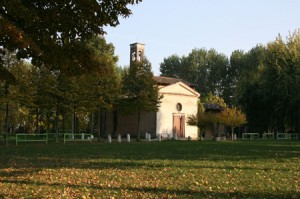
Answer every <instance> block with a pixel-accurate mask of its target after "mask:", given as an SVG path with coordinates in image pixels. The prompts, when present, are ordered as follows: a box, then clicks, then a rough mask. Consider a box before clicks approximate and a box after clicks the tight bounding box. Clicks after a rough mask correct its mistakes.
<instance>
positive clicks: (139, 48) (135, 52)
mask: <svg viewBox="0 0 300 199" xmlns="http://www.w3.org/2000/svg"><path fill="white" fill-rule="evenodd" d="M144 56H145V44H141V43H133V44H130V65H131V63H132V62H140V61H143V60H144V58H145V57H144Z"/></svg>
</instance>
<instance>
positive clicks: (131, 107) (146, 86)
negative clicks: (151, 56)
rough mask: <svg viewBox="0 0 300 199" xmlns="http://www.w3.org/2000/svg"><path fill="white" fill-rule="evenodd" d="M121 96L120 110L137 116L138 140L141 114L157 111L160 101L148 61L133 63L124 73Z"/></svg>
mask: <svg viewBox="0 0 300 199" xmlns="http://www.w3.org/2000/svg"><path fill="white" fill-rule="evenodd" d="M122 95H123V99H122V100H121V104H120V108H121V110H122V111H123V112H126V113H137V115H138V127H137V129H138V130H137V131H138V132H137V138H138V140H139V139H140V117H141V112H143V111H146V112H147V111H151V112H152V111H157V110H158V107H159V104H160V99H161V96H159V94H158V87H157V84H156V82H155V81H154V79H153V73H152V71H151V64H150V63H149V61H148V60H146V59H145V60H143V61H141V62H133V63H132V64H131V66H130V68H129V69H128V71H126V72H125V74H124V77H123V79H122Z"/></svg>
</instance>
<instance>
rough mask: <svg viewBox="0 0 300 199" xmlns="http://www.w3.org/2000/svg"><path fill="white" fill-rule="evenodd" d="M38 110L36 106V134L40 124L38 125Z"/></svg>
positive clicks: (38, 131)
mask: <svg viewBox="0 0 300 199" xmlns="http://www.w3.org/2000/svg"><path fill="white" fill-rule="evenodd" d="M39 112H40V110H39V108H36V124H35V125H36V127H35V128H36V133H37V134H39V133H40V126H39V117H40V115H39V114H40V113H39Z"/></svg>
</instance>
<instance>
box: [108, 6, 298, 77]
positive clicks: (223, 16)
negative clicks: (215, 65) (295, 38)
mask: <svg viewBox="0 0 300 199" xmlns="http://www.w3.org/2000/svg"><path fill="white" fill-rule="evenodd" d="M132 11H133V15H131V16H130V17H129V18H126V19H121V20H120V25H119V26H117V27H115V28H106V29H105V30H106V31H107V35H106V36H105V37H106V39H107V41H108V42H111V43H113V44H114V46H115V54H116V55H118V56H119V63H118V65H120V66H125V65H128V64H129V44H131V43H135V42H140V43H144V44H145V55H146V56H147V58H148V59H149V61H150V62H151V63H152V68H153V69H152V70H153V72H154V74H155V75H159V74H160V72H159V64H160V63H161V62H162V61H163V59H164V58H165V57H168V56H170V55H172V54H177V55H179V56H182V55H188V54H189V53H190V52H191V51H192V49H194V48H206V49H210V48H214V49H216V50H217V51H218V52H219V53H224V54H225V55H227V56H230V54H231V52H232V51H234V50H237V49H241V50H244V51H248V50H250V49H251V48H252V47H254V46H255V45H256V44H259V43H261V44H267V43H268V42H270V41H274V40H275V38H276V36H277V35H278V34H279V33H280V34H281V35H282V36H283V37H285V36H288V34H289V31H290V32H293V31H295V30H296V29H299V28H300V0H143V2H142V3H140V4H138V5H136V6H133V7H132Z"/></svg>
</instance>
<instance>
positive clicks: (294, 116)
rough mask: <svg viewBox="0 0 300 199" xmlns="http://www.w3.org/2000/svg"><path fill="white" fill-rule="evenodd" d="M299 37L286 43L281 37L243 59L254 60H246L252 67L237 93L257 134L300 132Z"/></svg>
mask: <svg viewBox="0 0 300 199" xmlns="http://www.w3.org/2000/svg"><path fill="white" fill-rule="evenodd" d="M299 37H300V32H299V31H296V32H295V33H294V34H292V35H290V36H289V37H288V38H286V40H283V39H282V38H281V37H280V36H279V37H278V38H277V39H276V40H275V41H273V42H270V43H269V44H268V45H267V46H265V47H257V48H254V49H252V50H251V51H250V52H249V53H247V54H245V55H244V57H243V59H245V60H252V62H249V61H247V62H248V65H249V63H252V67H248V69H247V70H245V71H246V72H245V73H244V74H243V76H242V77H243V79H241V81H240V82H239V83H238V92H239V103H240V105H241V106H242V108H243V109H244V110H245V113H246V114H247V119H248V122H249V123H248V124H249V127H250V129H253V130H255V131H257V132H262V131H272V132H273V131H279V132H287V131H299V130H300V126H299V125H300V118H299V113H300V107H299V104H300V98H299V92H300V87H299V82H300V65H299V60H300V58H299V57H300V56H299V55H300V50H299V49H300V48H299V46H300V42H299ZM253 60H254V61H253ZM247 62H246V63H247Z"/></svg>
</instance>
